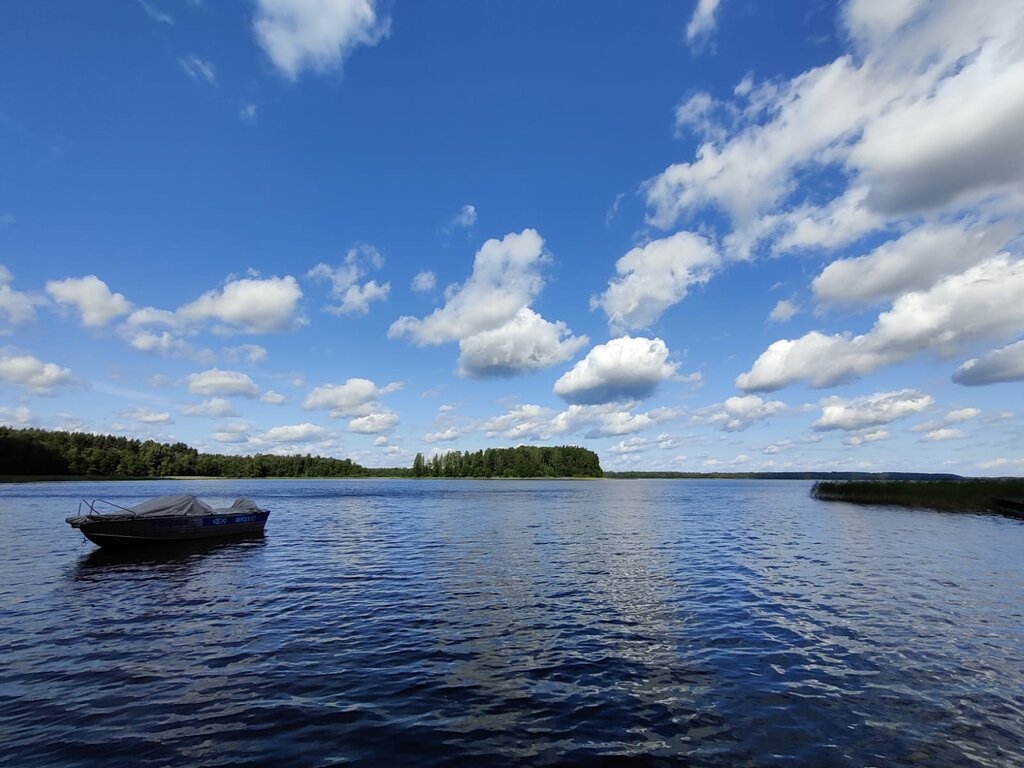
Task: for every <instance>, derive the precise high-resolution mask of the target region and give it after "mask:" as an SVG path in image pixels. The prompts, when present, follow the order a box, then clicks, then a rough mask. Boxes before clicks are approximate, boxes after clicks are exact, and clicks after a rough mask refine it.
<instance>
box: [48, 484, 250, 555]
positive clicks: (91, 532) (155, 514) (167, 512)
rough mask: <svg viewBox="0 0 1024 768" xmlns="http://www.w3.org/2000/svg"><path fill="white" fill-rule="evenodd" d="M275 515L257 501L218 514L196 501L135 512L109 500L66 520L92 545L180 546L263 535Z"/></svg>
mask: <svg viewBox="0 0 1024 768" xmlns="http://www.w3.org/2000/svg"><path fill="white" fill-rule="evenodd" d="M269 516H270V511H269V510H266V509H260V508H259V507H258V506H256V502H255V501H253V500H252V499H246V498H239V499H235V503H234V504H232V505H231V506H230V507H221V508H214V507H211V506H210V505H209V504H207V503H206V502H204V501H200V500H199V499H197V498H196V497H195V496H190V495H187V494H181V495H178V496H158V497H157V498H155V499H150V500H149V501H146V502H143V503H142V504H138V505H136V506H134V507H121V506H118V505H117V504H114V503H113V502H109V501H105V500H103V499H96V500H94V501H82V502H81V503H80V504H79V505H78V514H77V515H74V516H72V517H68V518H66V520H67V522H68V524H69V525H70V526H71V527H72V528H77V529H78V530H80V531H81V532H82V533H83V534H84V535H85V537H86V538H87V539H89V541H92V542H94V543H95V544H99V545H100V546H110V545H121V546H124V545H135V544H168V543H171V542H175V541H192V540H195V539H210V538H215V537H220V536H245V535H248V536H251V535H258V534H262V533H263V528H264V526H265V525H266V524H267V518H268V517H269Z"/></svg>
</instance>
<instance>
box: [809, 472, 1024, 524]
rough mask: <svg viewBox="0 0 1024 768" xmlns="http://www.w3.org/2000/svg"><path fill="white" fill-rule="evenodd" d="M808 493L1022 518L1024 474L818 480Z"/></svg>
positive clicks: (858, 501) (859, 501) (835, 498)
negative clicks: (981, 476) (898, 479)
mask: <svg viewBox="0 0 1024 768" xmlns="http://www.w3.org/2000/svg"><path fill="white" fill-rule="evenodd" d="M811 496H813V497H814V498H816V499H821V500H823V501H849V502H853V503H855V504H893V505H896V506H901V507H924V508H927V509H939V510H944V511H949V512H998V513H1000V514H1004V515H1008V516H1010V517H1017V518H1020V519H1024V478H991V479H990V478H985V479H977V480H974V479H968V480H938V481H877V480H848V481H841V482H835V481H830V480H828V481H819V482H817V483H815V484H814V487H813V488H811Z"/></svg>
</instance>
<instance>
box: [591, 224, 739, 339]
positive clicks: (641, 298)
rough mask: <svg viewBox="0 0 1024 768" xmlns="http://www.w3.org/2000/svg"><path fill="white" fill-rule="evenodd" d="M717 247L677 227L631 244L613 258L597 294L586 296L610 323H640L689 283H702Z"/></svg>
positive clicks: (657, 313) (674, 299)
mask: <svg viewBox="0 0 1024 768" xmlns="http://www.w3.org/2000/svg"><path fill="white" fill-rule="evenodd" d="M720 261H721V260H720V258H719V255H718V252H717V251H716V250H715V249H714V247H713V246H712V245H711V243H709V242H708V241H707V240H706V239H705V238H703V237H701V236H700V235H696V234H693V233H692V232H677V233H676V234H674V235H672V236H671V237H666V238H664V239H662V240H655V241H653V242H651V243H648V244H647V245H645V246H643V247H642V248H634V249H633V250H631V251H630V252H629V253H627V254H626V255H625V256H623V257H622V258H621V259H619V260H618V261H617V262H615V271H616V273H617V274H618V275H619V277H618V278H616V279H614V280H612V281H611V282H610V283H609V284H608V290H606V291H605V292H604V293H603V294H601V296H594V297H592V298H591V299H590V306H591V308H592V309H593V308H597V307H600V308H601V309H603V310H604V312H605V314H606V315H607V316H608V322H609V323H610V324H611V325H612V326H613V327H621V328H630V329H635V328H646V327H647V326H649V325H651V324H652V323H653V322H655V321H656V320H657V319H658V318H659V317H660V316H661V313H662V312H664V311H665V310H666V309H668V308H669V307H671V306H672V305H673V304H678V303H679V302H680V301H682V300H683V298H685V296H686V292H687V289H688V288H689V286H691V285H694V284H704V283H706V282H707V281H708V280H709V279H711V275H712V274H713V273H714V271H715V270H716V269H717V268H718V266H719V264H720Z"/></svg>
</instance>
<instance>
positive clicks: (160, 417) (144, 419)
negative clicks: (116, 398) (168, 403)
mask: <svg viewBox="0 0 1024 768" xmlns="http://www.w3.org/2000/svg"><path fill="white" fill-rule="evenodd" d="M127 416H128V418H130V419H132V420H134V421H138V422H140V423H142V424H172V423H174V418H173V417H172V416H171V414H170V413H168V412H167V411H152V410H150V409H148V408H137V409H136V410H134V411H131V412H129V413H128V414H127Z"/></svg>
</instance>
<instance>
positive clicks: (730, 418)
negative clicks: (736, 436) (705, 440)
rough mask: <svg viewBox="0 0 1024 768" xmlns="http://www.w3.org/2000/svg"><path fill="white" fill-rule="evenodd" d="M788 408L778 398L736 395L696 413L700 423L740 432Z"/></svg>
mask: <svg viewBox="0 0 1024 768" xmlns="http://www.w3.org/2000/svg"><path fill="white" fill-rule="evenodd" d="M785 410H786V404H785V403H782V402H779V401H778V400H770V401H769V400H764V399H762V398H760V397H758V396H757V395H744V396H741V397H740V396H734V397H730V398H728V399H726V400H725V401H724V402H722V403H719V404H717V405H712V406H709V407H708V408H704V409H701V410H700V411H698V412H697V413H696V414H694V421H695V422H696V423H698V424H710V425H712V426H716V427H719V428H720V429H723V430H725V431H726V432H740V431H742V430H744V429H747V428H748V427H751V426H753V425H754V424H756V423H758V422H759V421H764V420H765V419H768V418H770V417H772V416H775V415H777V414H779V413H783V412H784V411H785Z"/></svg>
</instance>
